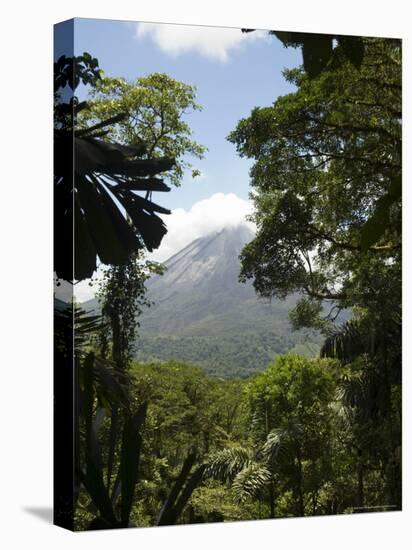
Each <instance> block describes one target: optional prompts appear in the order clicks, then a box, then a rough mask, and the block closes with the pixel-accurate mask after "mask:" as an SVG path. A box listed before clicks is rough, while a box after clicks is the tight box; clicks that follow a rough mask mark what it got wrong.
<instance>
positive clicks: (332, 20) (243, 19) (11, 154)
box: [0, 0, 412, 550]
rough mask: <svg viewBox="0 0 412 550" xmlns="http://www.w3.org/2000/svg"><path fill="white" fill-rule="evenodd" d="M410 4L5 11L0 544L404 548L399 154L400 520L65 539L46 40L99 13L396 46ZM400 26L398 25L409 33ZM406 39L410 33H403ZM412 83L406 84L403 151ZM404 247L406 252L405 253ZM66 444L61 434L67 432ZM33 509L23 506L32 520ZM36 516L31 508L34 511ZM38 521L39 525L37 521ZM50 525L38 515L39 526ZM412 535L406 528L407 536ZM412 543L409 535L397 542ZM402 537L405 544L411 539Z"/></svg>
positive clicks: (407, 50)
mask: <svg viewBox="0 0 412 550" xmlns="http://www.w3.org/2000/svg"><path fill="white" fill-rule="evenodd" d="M408 3H409V2H407V0H404V1H397V0H396V1H395V0H392V1H390V2H389V1H386V2H382V1H379V0H375V1H370V0H363V1H360V0H338V1H337V0H328V1H323V2H321V1H318V0H300V1H297V0H290V1H288V2H275V1H274V0H270V1H266V2H265V1H263V0H254V1H253V2H244V3H243V4H242V3H241V1H240V0H237V1H236V0H219V1H212V0H206V1H199V0H198V1H194V0H169V1H167V0H164V1H160V0H152V1H150V2H149V1H146V2H142V1H138V0H134V1H128V2H127V1H124V0H113V1H111V2H105V1H104V0H87V1H85V0H82V1H78V0H72V1H70V2H67V3H64V2H61V1H54V2H45V1H43V2H40V1H38V2H33V1H32V2H30V1H27V2H22V1H17V0H14V1H13V0H12V1H10V0H9V1H8V2H3V4H2V6H3V7H2V8H1V11H2V14H1V19H0V21H1V31H0V40H1V42H2V44H1V50H0V52H1V64H0V71H1V72H0V75H1V103H0V113H1V117H0V137H1V149H0V150H1V165H0V177H1V181H0V223H1V232H0V235H1V241H0V242H1V249H0V252H1V256H0V266H1V267H0V277H1V283H0V289H1V290H0V293H1V294H0V295H1V301H0V305H1V309H0V323H1V332H0V334H1V338H2V340H1V341H2V344H1V347H0V365H1V366H0V369H1V370H0V392H1V393H0V407H1V410H0V437H1V444H0V546H1V547H2V548H5V549H7V550H9V549H14V548H16V549H17V548H19V549H20V548H21V549H23V548H32V547H34V548H40V547H41V548H42V549H44V550H47V549H49V548H58V549H59V550H60V549H66V548H78V549H83V548H89V547H90V545H99V548H102V549H106V548H113V547H118V548H120V547H121V548H122V549H123V548H125V549H127V548H135V549H138V548H166V549H167V550H169V549H171V548H179V550H180V549H185V548H191V549H192V548H196V549H203V548H208V549H209V548H216V549H220V548H225V547H226V548H230V547H237V548H248V549H250V548H253V547H257V546H259V547H265V548H283V547H285V546H287V547H288V548H290V549H292V550H293V549H295V548H298V547H301V546H304V547H305V548H309V549H311V548H314V549H316V550H321V549H323V548H328V549H330V548H333V549H334V550H338V549H341V548H342V549H345V550H348V548H350V549H356V550H358V549H359V548H361V547H364V548H374V549H387V548H397V549H398V548H401V549H403V548H410V539H411V536H410V533H411V529H410V525H408V524H409V523H410V522H411V520H412V514H411V497H412V495H411V478H410V475H409V474H410V471H409V468H408V462H409V461H410V437H407V436H408V432H409V434H410V432H411V426H410V416H411V415H410V406H409V403H408V401H409V400H410V397H411V395H410V393H411V391H410V390H411V388H410V383H411V376H410V373H409V371H410V368H411V365H410V357H411V353H410V352H411V345H410V340H411V337H409V338H408V332H410V329H411V322H410V319H411V313H410V304H411V290H410V287H411V284H410V274H411V269H410V268H411V239H410V237H411V224H410V223H409V222H410V218H409V216H410V213H411V212H410V205H411V185H412V184H411V182H410V178H409V175H410V166H411V162H410V160H409V159H408V158H407V156H406V155H405V169H404V190H405V191H404V193H405V195H404V204H405V227H404V236H405V246H404V250H405V260H404V289H405V292H404V298H405V306H407V307H405V316H404V320H405V323H404V324H405V343H404V349H405V360H404V396H405V399H404V410H405V426H406V427H407V429H404V434H405V449H404V465H405V471H404V493H405V499H404V511H403V512H398V513H386V514H382V513H381V514H361V515H357V516H351V517H349V516H340V517H328V518H307V519H290V520H274V521H271V520H267V521H261V522H248V523H237V524H216V525H208V526H187V527H186V526H184V527H162V528H157V529H132V530H124V531H105V532H94V533H93V532H89V533H78V534H72V533H70V532H67V531H64V530H63V529H60V528H58V527H54V526H52V525H51V524H50V518H51V506H52V275H51V273H52V176H51V175H52V132H51V129H52V65H51V63H52V36H53V32H52V31H53V29H52V25H53V23H56V22H58V21H62V20H64V19H69V18H71V17H74V16H77V17H101V18H108V19H110V18H113V19H129V20H141V21H163V22H171V23H200V24H208V25H227V26H236V27H249V28H276V29H278V30H294V31H312V32H328V33H343V34H361V35H375V36H397V37H403V38H404V39H405V40H404V60H405V65H404V67H405V69H404V75H405V77H406V76H408V73H410V71H411V63H410V60H411V47H410V40H411V36H410V33H411V31H410V29H411V23H410V21H411V20H412V19H411V18H410V16H409V14H408V13H407V6H408ZM408 24H409V29H408ZM408 33H409V34H408ZM410 85H411V79H410V78H409V79H406V80H405V83H404V98H405V99H404V115H405V117H404V118H405V122H406V124H405V128H406V131H405V141H406V144H407V145H406V146H405V149H404V151H405V152H406V150H407V149H408V150H410V147H411V143H412V141H411V139H410V138H411V125H410V120H409V119H410V116H409V115H410V108H409V106H410V103H411V99H412V98H411V93H410V90H411V88H410ZM408 249H409V250H408ZM68 436H69V434H68ZM30 510H31V511H30ZM33 510H34V512H35V513H33ZM39 516H40V517H39ZM48 518H49V519H48ZM408 527H409V529H408ZM408 534H409V536H408ZM408 539H409V540H408Z"/></svg>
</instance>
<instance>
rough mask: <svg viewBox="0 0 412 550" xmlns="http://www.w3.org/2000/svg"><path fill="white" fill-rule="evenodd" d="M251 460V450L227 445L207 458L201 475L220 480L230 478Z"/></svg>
mask: <svg viewBox="0 0 412 550" xmlns="http://www.w3.org/2000/svg"><path fill="white" fill-rule="evenodd" d="M252 461H253V451H252V450H251V449H248V448H245V447H240V446H238V447H229V448H227V449H223V450H221V451H218V452H216V453H214V454H213V455H212V456H211V457H210V459H209V460H208V462H207V464H206V468H205V472H204V474H203V477H212V478H214V479H219V480H220V481H227V480H232V479H233V478H234V477H235V476H236V475H237V474H238V473H239V472H240V471H241V470H243V469H244V468H246V467H247V466H248V465H249V464H250V463H251V462H252Z"/></svg>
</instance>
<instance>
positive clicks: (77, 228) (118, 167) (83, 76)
mask: <svg viewBox="0 0 412 550" xmlns="http://www.w3.org/2000/svg"><path fill="white" fill-rule="evenodd" d="M54 71H55V130H54V146H55V150H54V159H55V166H54V181H55V194H54V200H55V208H54V213H55V234H56V236H57V238H56V239H55V249H54V252H55V271H56V274H57V277H58V278H62V279H65V280H67V281H70V282H74V281H76V280H82V279H85V278H88V277H91V275H92V274H93V272H94V271H95V269H96V265H97V264H96V261H97V258H99V259H100V261H102V262H103V263H105V264H111V265H122V264H124V263H125V262H127V261H128V259H129V258H130V256H131V254H136V253H138V252H139V250H142V249H143V248H146V249H148V250H153V249H154V248H157V247H158V246H159V244H160V242H161V240H162V238H163V236H164V235H165V233H166V228H165V225H164V223H163V221H162V219H161V218H160V217H159V216H158V215H157V214H158V213H163V214H168V213H170V212H169V210H167V209H165V208H162V207H161V206H158V205H157V204H155V203H153V202H152V201H151V200H149V196H151V193H152V192H153V191H168V190H169V187H168V186H167V185H166V184H165V183H164V182H163V180H161V179H159V178H155V177H154V176H156V175H157V174H159V173H161V172H164V171H167V170H170V169H171V168H172V166H173V165H174V162H175V160H174V159H173V158H170V157H169V158H166V157H157V158H149V156H148V155H147V151H146V146H145V145H144V143H143V142H142V141H140V142H139V143H138V144H135V145H130V144H124V143H123V144H120V143H117V142H114V141H108V140H107V134H108V130H107V128H108V127H109V126H111V125H113V124H116V123H118V122H119V121H121V120H122V119H123V118H124V117H125V116H126V115H125V113H118V114H117V115H116V116H115V117H111V118H109V119H105V120H101V119H100V120H99V121H97V122H96V123H94V124H92V125H83V126H82V127H79V125H78V116H79V114H80V113H81V112H83V111H84V110H85V109H87V107H88V103H87V102H86V101H85V102H79V101H78V98H77V97H76V96H75V95H74V94H73V92H74V90H75V89H76V88H77V86H78V85H79V83H80V82H83V84H85V85H91V86H95V85H96V83H97V82H98V81H99V78H100V71H99V68H98V61H97V59H95V58H93V57H92V56H91V55H90V54H88V53H84V54H83V55H82V56H77V57H73V58H67V57H66V56H61V57H60V58H59V59H58V60H57V62H56V63H55V66H54ZM139 191H145V192H146V197H141V196H140V195H138V194H137V192H139ZM119 205H121V206H120V208H119ZM73 229H74V231H73ZM74 248H75V251H76V252H75V256H74V258H73V257H72V254H70V253H69V251H71V250H73V249H74Z"/></svg>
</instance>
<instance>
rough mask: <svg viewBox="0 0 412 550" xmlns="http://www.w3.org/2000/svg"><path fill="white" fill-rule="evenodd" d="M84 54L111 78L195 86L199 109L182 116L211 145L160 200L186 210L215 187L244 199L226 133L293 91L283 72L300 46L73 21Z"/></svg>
mask: <svg viewBox="0 0 412 550" xmlns="http://www.w3.org/2000/svg"><path fill="white" fill-rule="evenodd" d="M156 27H157V28H156ZM165 27H167V28H166V29H165ZM165 30H166V31H167V32H164V31H165ZM84 51H87V52H89V53H91V54H92V55H94V56H95V57H97V58H98V60H99V65H100V67H101V68H102V69H103V70H104V71H105V72H106V74H108V75H109V76H122V77H125V78H127V79H131V80H133V79H135V78H136V77H139V76H144V75H147V74H150V73H151V72H166V73H168V74H169V75H171V76H172V77H173V78H176V79H178V80H181V81H183V82H185V83H188V84H192V85H196V87H197V90H198V96H197V99H198V102H199V103H200V104H201V105H202V106H203V110H202V111H200V112H196V113H193V114H191V115H189V116H188V118H187V121H188V123H189V124H190V126H191V128H192V129H193V131H194V138H195V139H196V140H197V141H198V142H200V143H202V144H203V145H206V146H207V147H208V152H207V153H206V156H205V158H204V159H203V160H202V161H199V160H197V159H193V164H194V166H195V167H198V168H199V169H200V170H201V172H202V173H203V174H204V177H202V178H201V179H196V180H193V179H192V178H191V177H190V174H187V176H186V177H185V178H184V180H183V184H182V187H181V188H179V189H174V188H173V189H172V191H171V192H170V193H169V194H168V195H167V196H166V194H162V195H161V201H160V202H161V204H164V205H165V206H167V207H169V208H185V209H187V208H190V207H191V206H192V205H193V204H194V203H195V202H197V201H199V200H201V199H205V198H207V197H210V196H211V195H212V194H214V193H217V192H221V193H225V194H226V193H234V194H236V195H237V196H238V197H240V198H242V199H247V197H248V192H249V184H248V180H249V178H248V170H249V167H250V162H249V161H248V160H246V159H240V158H239V157H238V155H237V154H236V151H235V147H234V146H233V144H231V143H229V142H228V141H227V140H226V136H227V135H228V134H229V132H230V131H231V130H233V129H234V128H235V126H236V123H237V122H238V120H239V119H240V118H243V117H246V116H248V114H249V113H250V111H251V109H252V108H253V107H255V106H265V105H269V104H271V103H272V102H273V100H274V99H275V98H276V97H277V96H278V95H283V94H285V93H288V92H289V91H291V89H292V88H291V86H290V85H289V84H288V83H287V82H286V81H285V79H284V78H283V76H282V74H281V71H282V69H283V68H285V67H288V68H291V67H295V66H297V65H299V64H300V63H301V53H300V51H299V50H294V49H291V48H288V49H286V48H284V47H283V45H282V44H281V42H280V41H279V40H277V39H276V38H275V37H269V36H267V34H266V33H260V34H256V33H250V34H247V35H245V34H242V33H241V32H240V30H238V29H217V30H216V28H213V27H196V26H189V27H188V26H183V25H167V26H164V25H161V24H159V25H157V26H156V25H153V24H149V23H141V24H138V23H131V22H123V21H110V20H107V21H106V20H98V19H76V20H75V53H76V55H79V54H81V53H83V52H84ZM158 200H160V199H158Z"/></svg>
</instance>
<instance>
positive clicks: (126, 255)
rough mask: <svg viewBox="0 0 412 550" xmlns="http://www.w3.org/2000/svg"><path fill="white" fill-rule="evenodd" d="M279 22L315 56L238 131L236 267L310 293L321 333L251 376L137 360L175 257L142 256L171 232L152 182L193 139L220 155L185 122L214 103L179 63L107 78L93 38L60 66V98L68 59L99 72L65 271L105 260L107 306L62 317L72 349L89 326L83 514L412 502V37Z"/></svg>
mask: <svg viewBox="0 0 412 550" xmlns="http://www.w3.org/2000/svg"><path fill="white" fill-rule="evenodd" d="M283 38H284V39H285V44H286V45H289V46H292V47H303V46H304V52H303V53H304V61H305V62H304V66H302V67H299V68H295V69H292V70H288V71H286V72H285V77H286V78H287V79H288V80H289V81H291V82H292V83H293V84H294V85H295V87H296V91H294V92H292V93H290V94H288V95H286V96H283V97H279V98H278V99H276V100H275V101H274V103H273V104H272V105H270V106H262V107H257V108H255V109H254V110H253V111H252V112H251V114H250V116H249V117H248V118H245V119H243V120H240V121H239V123H238V125H237V127H236V128H234V129H233V132H232V133H231V134H230V136H229V138H228V139H229V140H230V141H231V142H232V143H233V144H234V145H235V146H236V148H237V150H238V152H239V154H240V155H243V156H246V157H248V158H250V159H252V160H253V166H252V169H251V174H250V176H251V186H252V197H253V200H254V203H255V214H254V221H255V222H256V224H257V228H258V231H257V234H256V238H255V239H254V240H253V241H252V242H251V243H250V244H249V245H247V246H246V247H245V249H244V250H243V252H242V272H241V274H240V276H241V278H243V279H251V280H252V281H253V284H254V287H255V289H256V292H257V293H259V294H260V295H262V296H266V297H273V296H274V297H280V298H284V297H286V296H288V295H290V294H291V293H297V292H298V293H300V295H301V299H300V300H299V302H298V303H297V305H296V307H295V308H294V309H293V310H292V311H291V312H290V317H291V322H292V324H293V326H294V327H296V328H301V327H304V328H310V329H312V328H315V329H316V330H318V331H319V332H320V334H321V335H322V346H321V351H320V353H319V355H318V356H312V357H307V356H306V357H305V356H302V355H297V354H287V355H279V356H278V357H277V358H276V360H274V361H272V362H271V363H270V364H268V365H267V366H266V368H265V369H264V370H263V371H262V372H259V373H257V374H255V375H254V376H250V377H248V378H244V379H242V380H240V379H237V378H236V377H234V378H232V379H225V378H223V377H221V376H219V375H218V372H216V373H214V376H211V375H209V374H206V372H205V370H204V369H201V368H198V367H194V366H191V365H189V364H183V363H180V362H176V361H167V360H166V358H165V361H163V362H162V363H139V362H137V361H135V360H134V352H135V350H134V349H133V346H135V345H136V338H135V336H136V332H138V320H139V316H140V315H144V309H145V307H146V306H147V303H146V300H145V285H144V283H145V280H146V279H147V277H149V276H150V274H151V273H153V272H159V271H160V270H161V269H162V268H161V266H159V265H157V264H153V263H150V262H147V261H146V260H145V258H144V252H145V250H151V249H153V248H156V247H158V246H161V240H162V236H163V235H164V234H165V232H166V231H167V227H166V226H167V224H164V223H163V221H162V220H161V219H160V218H159V217H158V216H157V213H159V212H163V211H164V210H163V209H162V208H161V207H159V206H158V205H157V204H155V203H154V202H153V201H152V200H151V195H152V192H154V191H167V190H169V189H170V184H172V185H173V184H174V185H176V184H178V183H179V181H180V179H181V176H182V173H183V170H185V169H187V168H188V166H187V164H186V162H187V161H186V160H185V162H183V160H182V159H183V156H184V155H185V154H186V153H189V154H191V155H192V156H194V157H200V156H201V155H203V154H204V153H205V149H204V147H202V146H201V145H200V144H197V143H195V142H194V141H192V140H191V138H190V128H189V126H188V125H187V124H186V123H183V122H182V121H181V119H180V117H181V114H182V113H183V111H184V110H185V109H187V108H191V109H198V108H200V107H199V106H198V105H197V104H196V101H195V90H194V89H192V88H191V87H189V86H187V85H185V84H183V83H179V82H176V81H174V80H173V79H171V78H170V77H168V76H167V75H159V74H155V75H151V76H148V77H145V78H138V79H137V80H136V82H134V83H128V82H126V81H124V80H123V79H113V78H107V77H105V76H104V74H102V73H101V72H100V71H99V70H98V63H97V60H95V59H94V58H92V57H91V56H90V55H89V54H84V55H83V56H81V57H80V58H76V59H74V60H73V59H67V58H66V59H60V60H59V62H58V63H57V67H56V74H57V78H56V82H57V85H56V94H61V93H62V90H63V89H64V88H65V87H66V86H68V87H69V88H71V89H72V90H74V89H75V88H76V85H77V84H76V82H73V81H72V80H70V78H71V77H70V75H72V74H73V64H74V66H75V67H76V70H75V71H74V72H75V73H76V74H77V75H78V79H79V80H80V79H82V80H83V82H85V83H88V84H89V85H90V86H91V92H90V97H89V100H88V101H86V102H77V101H76V100H72V101H71V103H70V105H69V107H68V104H65V103H64V101H63V102H62V103H61V105H60V107H59V109H58V110H57V114H56V120H57V122H56V136H57V138H56V139H57V155H58V158H59V159H60V160H59V162H58V171H57V174H56V176H57V182H56V189H58V192H57V196H56V200H57V205H58V206H61V208H62V211H61V212H60V214H61V216H62V219H61V220H60V221H59V224H61V225H60V226H59V227H60V228H61V230H62V233H61V235H62V238H63V239H65V238H66V239H69V235H68V231H67V227H68V224H69V219H70V216H71V214H72V212H70V211H66V210H65V208H63V203H64V201H65V200H66V199H67V193H68V192H69V190H68V186H67V179H68V177H69V173H70V169H71V163H70V162H67V161H64V158H63V157H64V154H63V149H64V147H63V146H64V144H65V140H66V144H67V140H68V139H69V137H68V136H69V134H70V133H71V132H72V131H73V129H74V130H75V133H76V140H75V141H76V143H77V151H76V153H75V154H76V155H77V157H76V158H77V159H78V160H80V162H78V169H77V172H76V173H77V175H76V178H75V186H77V191H78V193H77V196H76V201H75V202H74V208H75V209H77V210H76V212H77V219H78V220H79V221H78V225H77V226H76V228H75V229H76V232H77V236H78V241H77V242H78V246H79V249H80V252H79V255H78V257H77V258H76V260H75V266H74V269H73V266H70V265H68V264H67V260H65V259H64V258H62V256H61V255H60V254H57V256H56V260H57V268H56V271H57V275H58V276H59V277H61V278H63V279H66V280H71V281H74V280H81V279H84V278H86V277H89V276H90V275H91V274H92V272H93V271H94V268H95V266H96V261H97V259H98V258H99V259H100V260H101V261H102V262H104V263H105V264H107V266H108V268H107V271H106V275H105V278H104V280H103V283H102V285H101V289H100V300H101V304H102V315H101V316H91V315H90V314H88V313H87V312H85V311H82V310H81V308H79V307H78V306H77V305H76V304H72V305H71V306H70V308H69V309H68V311H63V312H60V313H58V315H57V322H56V335H57V339H56V346H57V351H58V353H59V354H60V357H65V354H66V355H67V354H68V353H70V349H68V348H67V334H70V331H71V329H72V328H73V324H72V323H73V318H74V329H75V334H76V339H75V348H76V349H75V374H76V380H77V411H76V413H77V417H76V427H75V428H76V431H75V433H76V464H75V470H76V487H75V514H74V527H75V529H99V528H115V527H128V526H152V525H165V524H176V523H199V522H210V521H232V520H246V519H259V518H275V517H292V516H306V515H326V514H348V513H353V512H364V511H375V510H400V509H401V506H402V490H401V488H402V482H401V466H402V460H401V458H402V451H401V427H402V415H401V144H402V133H401V115H402V113H401V45H400V41H398V40H391V39H373V38H367V39H366V38H362V39H361V38H358V39H356V41H355V42H351V41H350V40H349V41H348V40H345V39H344V37H329V38H328V39H324V38H322V37H320V38H319V40H316V39H315V38H316V37H313V36H312V39H313V40H312V42H311V41H307V40H306V41H305V40H303V42H302V40H301V39H302V36H296V37H295V38H293V36H292V37H290V36H289V37H283ZM311 44H312V46H311ZM322 48H326V50H327V53H322V52H323V49H322ZM351 48H353V49H351ZM313 59H315V61H316V59H317V62H315V65H313ZM311 60H312V64H311ZM185 158H186V157H185ZM190 169H191V170H193V175H194V176H196V169H195V168H193V167H190ZM160 173H162V174H164V175H162V178H160V177H159V174H160ZM166 182H167V183H166ZM136 191H143V192H144V193H145V196H140V195H137V194H136ZM114 198H115V200H114ZM119 203H121V204H122V206H123V210H121V209H119V207H118V204H119ZM58 244H59V245H61V243H58ZM73 275H74V276H73ZM325 304H326V305H327V304H329V308H326V314H325V307H326V306H325ZM345 308H346V309H347V308H350V309H351V311H352V317H351V319H350V320H349V321H347V322H345V323H344V324H341V325H337V324H336V323H335V321H336V318H337V313H338V312H339V311H341V310H342V309H345ZM137 345H138V340H137ZM256 354H257V355H258V354H259V350H256ZM206 360H207V358H205V361H206ZM247 361H250V362H252V363H253V361H254V354H250V355H249V356H247Z"/></svg>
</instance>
